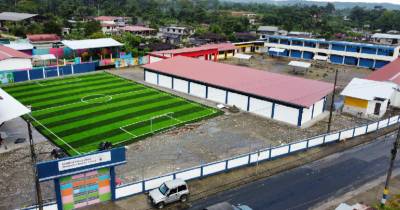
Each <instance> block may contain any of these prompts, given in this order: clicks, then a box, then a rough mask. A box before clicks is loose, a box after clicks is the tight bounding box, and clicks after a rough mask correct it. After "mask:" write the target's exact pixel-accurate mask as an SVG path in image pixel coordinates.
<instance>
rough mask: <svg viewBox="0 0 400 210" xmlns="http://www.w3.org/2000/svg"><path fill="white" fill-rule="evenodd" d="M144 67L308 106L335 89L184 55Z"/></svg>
mask: <svg viewBox="0 0 400 210" xmlns="http://www.w3.org/2000/svg"><path fill="white" fill-rule="evenodd" d="M144 68H145V69H149V70H153V71H156V72H160V73H164V74H168V75H172V76H177V77H181V78H185V79H188V80H191V81H195V82H199V83H206V84H209V85H212V86H215V87H219V88H224V89H229V90H233V91H237V92H240V93H245V94H249V95H253V96H256V97H261V98H266V99H270V100H274V101H279V102H283V103H287V104H291V105H294V106H300V107H307V108H308V107H310V106H312V105H313V104H314V103H315V102H317V101H319V100H321V99H322V98H323V97H325V96H326V95H328V94H329V93H330V92H332V90H333V85H332V84H330V83H326V82H321V81H315V80H309V79H303V78H299V77H294V76H288V75H282V74H277V73H271V72H267V71H261V70H256V69H251V68H248V67H242V66H235V65H228V64H222V63H217V62H210V61H205V60H200V59H195V58H188V57H183V56H177V57H174V58H171V59H166V60H162V61H159V62H156V63H152V64H148V65H145V66H144Z"/></svg>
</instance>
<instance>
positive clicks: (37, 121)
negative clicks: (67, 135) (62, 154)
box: [29, 115, 81, 155]
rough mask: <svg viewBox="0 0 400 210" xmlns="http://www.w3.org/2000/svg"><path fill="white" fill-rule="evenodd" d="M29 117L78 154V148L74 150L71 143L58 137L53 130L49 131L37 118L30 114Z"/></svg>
mask: <svg viewBox="0 0 400 210" xmlns="http://www.w3.org/2000/svg"><path fill="white" fill-rule="evenodd" d="M29 117H30V118H31V119H33V120H34V121H35V122H36V123H37V124H39V125H40V126H42V127H43V128H44V129H46V130H47V131H48V132H49V133H50V134H52V135H53V136H55V137H56V138H57V139H58V140H60V141H62V142H63V143H64V144H65V145H67V146H68V147H69V148H70V149H72V150H73V151H74V152H76V153H77V154H78V155H80V154H81V153H80V152H78V150H76V149H75V148H73V147H72V146H71V145H69V144H68V143H67V142H66V141H64V140H63V139H62V138H60V137H59V136H58V135H57V134H55V133H54V132H53V131H51V130H50V129H48V128H47V127H46V126H44V125H43V124H42V123H41V122H39V120H37V119H36V118H34V117H33V116H32V115H29Z"/></svg>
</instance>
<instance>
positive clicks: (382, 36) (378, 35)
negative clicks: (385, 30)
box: [372, 33, 400, 39]
mask: <svg viewBox="0 0 400 210" xmlns="http://www.w3.org/2000/svg"><path fill="white" fill-rule="evenodd" d="M372 38H374V39H400V35H399V34H382V33H376V34H374V35H372Z"/></svg>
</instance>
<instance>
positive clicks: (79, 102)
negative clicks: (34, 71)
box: [34, 89, 146, 113]
mask: <svg viewBox="0 0 400 210" xmlns="http://www.w3.org/2000/svg"><path fill="white" fill-rule="evenodd" d="M145 90H146V89H144V90H136V91H129V92H125V93H117V94H113V95H105V96H104V97H106V96H109V97H115V96H119V95H124V94H130V93H137V92H141V91H145ZM85 97H87V96H85ZM99 98H101V97H98V98H94V99H99ZM94 99H89V100H86V102H88V101H90V100H94ZM81 100H82V98H81ZM81 103H84V102H82V101H78V102H74V103H69V104H64V105H60V106H53V107H49V108H44V109H40V110H35V111H34V112H35V113H36V112H41V111H46V110H49V109H55V108H61V107H65V106H71V105H75V104H81Z"/></svg>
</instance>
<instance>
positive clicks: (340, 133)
mask: <svg viewBox="0 0 400 210" xmlns="http://www.w3.org/2000/svg"><path fill="white" fill-rule="evenodd" d="M341 136H342V131H340V132H339V139H338V141H340V137H341Z"/></svg>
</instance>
